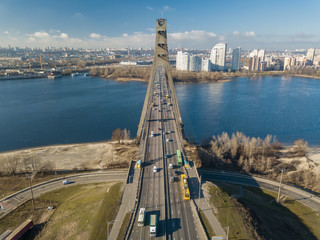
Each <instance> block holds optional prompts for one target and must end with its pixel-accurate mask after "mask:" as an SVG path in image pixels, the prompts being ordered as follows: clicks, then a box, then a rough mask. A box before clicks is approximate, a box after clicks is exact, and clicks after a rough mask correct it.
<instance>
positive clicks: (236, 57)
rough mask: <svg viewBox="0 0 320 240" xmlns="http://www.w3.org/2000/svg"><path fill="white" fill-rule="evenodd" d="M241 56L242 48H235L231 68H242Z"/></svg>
mask: <svg viewBox="0 0 320 240" xmlns="http://www.w3.org/2000/svg"><path fill="white" fill-rule="evenodd" d="M240 56H241V49H240V48H235V49H233V51H232V65H231V70H234V71H237V70H239V69H240Z"/></svg>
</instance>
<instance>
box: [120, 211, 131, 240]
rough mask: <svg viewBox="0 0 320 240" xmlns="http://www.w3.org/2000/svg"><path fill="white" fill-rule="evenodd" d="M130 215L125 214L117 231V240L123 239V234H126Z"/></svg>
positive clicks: (128, 213)
mask: <svg viewBox="0 0 320 240" xmlns="http://www.w3.org/2000/svg"><path fill="white" fill-rule="evenodd" d="M130 215H131V213H130V212H127V213H126V215H125V216H124V219H123V223H122V226H121V228H120V231H119V235H118V237H117V240H121V239H123V237H124V234H125V233H126V229H127V226H128V224H129V220H130Z"/></svg>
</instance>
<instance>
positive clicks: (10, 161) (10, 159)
mask: <svg viewBox="0 0 320 240" xmlns="http://www.w3.org/2000/svg"><path fill="white" fill-rule="evenodd" d="M19 163H20V159H19V158H17V157H14V156H7V157H6V158H5V160H4V166H5V167H4V168H5V172H6V173H9V174H11V175H15V174H16V173H17V171H18V166H19Z"/></svg>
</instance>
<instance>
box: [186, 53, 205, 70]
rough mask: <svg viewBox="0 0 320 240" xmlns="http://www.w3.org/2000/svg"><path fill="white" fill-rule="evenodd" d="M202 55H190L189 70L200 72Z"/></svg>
mask: <svg viewBox="0 0 320 240" xmlns="http://www.w3.org/2000/svg"><path fill="white" fill-rule="evenodd" d="M201 61H202V59H201V57H199V56H196V55H194V56H190V57H189V71H191V72H200V71H201Z"/></svg>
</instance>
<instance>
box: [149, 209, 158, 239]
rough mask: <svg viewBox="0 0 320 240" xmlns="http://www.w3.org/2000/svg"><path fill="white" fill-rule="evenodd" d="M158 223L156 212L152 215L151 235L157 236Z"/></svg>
mask: <svg viewBox="0 0 320 240" xmlns="http://www.w3.org/2000/svg"><path fill="white" fill-rule="evenodd" d="M157 225H158V219H157V215H155V214H152V215H150V237H156V236H157Z"/></svg>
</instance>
